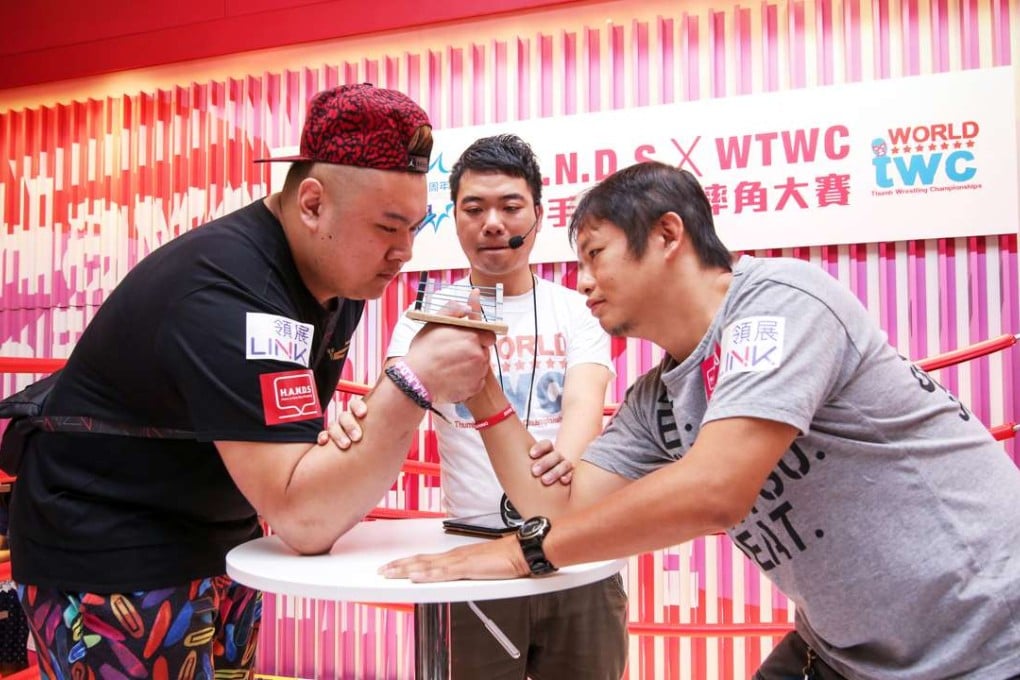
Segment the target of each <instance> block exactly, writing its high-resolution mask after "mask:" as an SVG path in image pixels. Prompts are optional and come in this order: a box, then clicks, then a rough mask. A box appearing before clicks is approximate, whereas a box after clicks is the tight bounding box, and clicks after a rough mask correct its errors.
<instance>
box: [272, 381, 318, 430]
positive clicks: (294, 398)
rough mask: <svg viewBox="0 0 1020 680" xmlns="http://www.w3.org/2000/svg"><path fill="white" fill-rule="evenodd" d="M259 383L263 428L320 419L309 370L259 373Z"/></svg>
mask: <svg viewBox="0 0 1020 680" xmlns="http://www.w3.org/2000/svg"><path fill="white" fill-rule="evenodd" d="M259 383H260V384H261V387H262V411H263V413H264V415H265V418H266V425H279V424H281V423H293V422H297V421H300V420H312V419H314V418H322V408H321V407H320V406H319V394H318V392H316V390H315V376H314V374H313V373H312V372H311V371H284V372H282V373H263V374H262V375H260V376H259Z"/></svg>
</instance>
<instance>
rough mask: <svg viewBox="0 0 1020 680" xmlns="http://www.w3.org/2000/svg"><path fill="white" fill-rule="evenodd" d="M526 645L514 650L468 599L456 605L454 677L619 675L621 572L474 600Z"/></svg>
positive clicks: (623, 611) (604, 678)
mask: <svg viewBox="0 0 1020 680" xmlns="http://www.w3.org/2000/svg"><path fill="white" fill-rule="evenodd" d="M475 604H476V606H477V607H478V608H479V609H481V610H482V611H483V612H484V613H485V615H486V616H488V617H489V618H491V619H492V620H493V621H494V622H495V623H496V625H497V626H499V627H500V629H502V631H503V632H504V633H506V635H507V637H508V638H510V640H511V641H512V642H513V643H514V645H515V646H516V647H517V649H519V650H520V651H521V657H520V658H519V659H514V658H512V657H511V656H510V655H509V654H507V652H506V650H505V649H503V647H502V646H501V645H500V644H499V643H498V642H496V640H495V638H493V637H492V635H491V634H490V633H489V631H487V630H486V629H485V627H484V626H483V625H482V622H481V621H480V620H479V619H478V617H477V616H475V614H474V612H472V611H471V609H470V608H468V606H467V605H466V604H465V603H455V604H451V605H450V621H451V627H450V628H451V631H450V644H451V663H450V665H451V670H452V678H453V680H523V678H525V677H529V678H532V680H564V679H566V678H569V679H570V680H620V677H621V676H622V675H623V672H624V670H625V669H626V667H627V595H626V594H625V593H624V592H623V585H622V581H621V579H620V576H619V574H617V575H616V576H611V577H610V578H608V579H605V580H603V581H599V582H597V583H592V584H590V585H587V586H581V587H580V588H573V589H571V590H564V591H561V592H557V593H548V594H545V595H534V596H532V597H517V598H511V599H507V600H487V601H484V602H476V603H475Z"/></svg>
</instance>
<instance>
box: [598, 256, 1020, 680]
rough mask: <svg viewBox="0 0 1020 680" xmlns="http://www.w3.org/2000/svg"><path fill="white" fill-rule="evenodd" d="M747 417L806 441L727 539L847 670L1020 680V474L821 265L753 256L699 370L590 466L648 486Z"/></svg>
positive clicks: (675, 371)
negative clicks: (698, 444) (706, 433)
mask: <svg viewBox="0 0 1020 680" xmlns="http://www.w3.org/2000/svg"><path fill="white" fill-rule="evenodd" d="M680 313H682V312H680ZM731 417H754V418H764V419H768V420H773V421H778V422H782V423H787V424H789V425H793V426H794V427H796V428H797V429H798V430H799V431H800V432H801V434H800V436H798V437H797V439H796V440H795V441H794V443H793V445H792V446H791V447H790V450H788V451H787V452H786V453H785V454H784V455H783V458H782V459H781V461H780V463H779V465H778V466H777V467H776V468H775V469H774V470H773V472H772V473H771V475H770V476H769V478H768V479H767V481H766V482H765V485H764V486H763V487H762V490H761V492H760V493H759V496H758V498H757V500H756V503H755V505H754V507H753V508H752V510H751V512H750V514H749V515H748V516H747V517H745V518H744V520H743V521H742V522H740V524H738V525H736V526H734V527H732V528H730V529H729V530H728V531H727V533H728V534H729V536H730V538H731V539H732V540H733V541H734V542H735V543H736V545H737V546H739V547H740V549H741V550H742V551H743V552H744V553H745V554H747V556H748V557H749V558H751V559H752V560H754V561H755V562H756V563H757V564H758V566H759V567H760V568H761V569H762V571H763V572H764V573H765V574H766V576H768V578H769V579H770V580H772V581H773V582H774V583H775V584H776V585H777V586H778V587H779V588H780V589H781V590H782V591H783V592H784V593H785V594H786V595H787V596H789V597H790V598H791V599H792V600H793V601H794V602H795V603H796V606H797V630H798V631H799V632H800V633H801V635H802V636H803V637H804V638H805V639H806V640H807V641H808V642H809V644H811V646H812V647H814V648H815V649H816V650H817V651H818V652H819V654H820V655H821V656H823V658H825V660H826V661H828V662H829V663H830V664H831V665H832V666H833V668H835V669H837V670H838V671H840V672H842V673H843V674H844V675H846V676H847V677H850V678H876V679H878V678H881V679H882V680H887V679H893V678H912V679H915V678H949V677H953V678H957V677H967V678H981V680H993V679H995V678H1005V677H1010V676H1012V675H1014V674H1017V673H1020V471H1018V469H1017V467H1016V466H1015V465H1014V464H1013V462H1012V461H1011V460H1010V459H1009V458H1008V457H1007V456H1006V455H1005V453H1004V451H1003V449H1002V447H1001V446H1000V445H999V444H998V443H997V442H995V441H994V440H993V439H992V437H991V435H990V434H989V433H988V431H987V429H986V428H985V426H984V425H983V424H982V423H981V422H979V421H978V420H977V418H975V417H974V416H973V415H971V413H970V412H969V411H968V410H967V408H966V407H965V406H964V405H962V404H961V403H960V402H958V401H957V400H956V399H955V397H953V396H952V395H951V394H949V393H948V392H947V391H945V390H944V389H943V388H942V387H941V386H940V385H938V384H937V383H936V382H935V381H934V380H932V378H930V377H929V376H928V375H927V374H925V373H924V372H923V371H921V370H920V369H918V368H916V367H915V366H913V365H912V364H910V363H908V362H907V361H906V360H904V359H903V358H901V357H900V356H899V355H898V354H897V353H896V351H895V350H894V349H893V348H892V347H890V346H889V344H888V342H887V339H886V336H885V334H884V333H883V332H882V331H881V330H880V329H879V328H878V326H877V324H876V323H875V322H874V321H873V320H872V319H871V318H870V317H869V316H868V314H867V311H866V310H865V309H864V307H863V306H862V305H861V304H860V303H859V301H858V300H857V299H856V298H855V297H854V296H853V295H852V294H851V293H850V292H849V291H848V290H846V289H845V288H844V287H843V286H842V285H840V284H839V283H838V282H836V281H835V280H834V279H832V278H831V277H830V276H829V275H828V274H826V273H825V272H824V271H822V270H821V269H819V268H818V267H816V266H814V265H812V264H809V263H805V262H801V261H798V260H789V259H779V258H777V259H755V258H751V257H746V256H745V257H743V258H741V260H740V261H739V262H738V263H737V265H736V267H735V268H734V275H733V281H732V285H731V286H730V289H729V291H728V293H727V295H726V297H725V299H724V301H723V304H722V307H721V308H720V310H719V312H718V313H717V314H716V317H715V319H714V320H713V322H712V325H711V327H710V328H709V330H708V332H707V333H706V334H705V336H704V338H702V340H701V343H700V344H699V345H698V347H697V348H696V349H695V350H694V352H693V353H692V354H691V356H689V357H687V359H685V360H684V361H683V362H682V363H679V364H677V363H676V361H674V360H673V359H671V358H669V357H667V358H666V359H665V360H664V361H663V362H662V364H661V365H660V366H658V367H657V368H655V369H653V370H651V371H649V372H648V373H646V374H645V375H643V376H642V377H641V378H640V379H639V380H638V381H637V382H636V383H635V385H634V386H633V387H632V388H631V390H630V391H629V392H628V394H627V397H626V399H625V400H624V402H623V404H622V405H621V407H620V410H619V412H618V413H617V415H616V416H615V417H614V418H613V420H612V422H611V423H610V424H609V425H608V426H607V428H606V430H605V432H604V434H603V435H602V436H601V437H599V438H598V439H597V440H596V441H595V442H594V443H593V444H592V445H591V446H590V447H589V448H588V450H587V451H586V453H585V455H584V459H585V460H586V461H588V462H590V463H593V464H595V465H597V466H599V467H601V468H604V469H606V470H608V471H610V472H614V473H616V474H619V475H621V476H623V477H627V478H629V479H637V478H640V477H642V476H644V475H646V474H648V473H650V472H652V471H654V470H656V469H658V468H660V467H662V466H664V465H668V464H669V463H671V462H673V461H674V460H677V459H679V458H681V457H682V456H683V455H684V453H685V452H686V451H687V450H688V449H689V448H690V447H691V445H692V444H693V443H694V440H695V438H696V437H697V436H698V431H699V429H700V427H701V425H702V424H703V423H707V422H710V421H713V420H719V419H723V418H731ZM733 445H734V446H739V445H740V442H733Z"/></svg>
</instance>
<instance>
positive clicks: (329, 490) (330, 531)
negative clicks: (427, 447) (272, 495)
mask: <svg viewBox="0 0 1020 680" xmlns="http://www.w3.org/2000/svg"><path fill="white" fill-rule="evenodd" d="M365 401H366V402H367V403H368V404H369V408H368V412H367V414H366V416H365V418H364V419H363V420H362V421H361V428H362V432H363V436H362V438H361V440H360V441H358V442H355V443H354V444H352V446H351V448H350V449H348V450H346V451H341V450H339V449H338V448H336V446H334V445H333V444H332V443H329V444H326V445H325V446H313V447H312V448H311V449H310V450H309V451H308V452H307V453H306V454H305V455H304V456H302V458H301V460H300V461H299V463H298V465H297V466H296V468H295V469H294V473H293V475H292V477H291V480H290V482H289V483H288V484H287V491H286V495H287V497H288V500H287V502H286V507H288V508H289V509H290V512H286V513H282V515H281V519H280V520H278V521H281V520H282V521H283V522H284V526H281V527H277V526H276V524H275V523H274V525H273V528H274V530H275V531H277V532H278V533H280V534H282V535H283V538H284V540H286V541H287V542H288V543H289V544H290V545H291V546H292V547H294V548H295V549H296V550H300V551H301V552H307V553H316V552H323V551H325V550H328V549H329V547H330V546H332V545H333V543H334V542H335V541H336V539H337V538H339V537H340V536H342V535H343V534H344V533H346V532H347V531H349V530H350V529H351V527H353V526H354V525H355V524H357V523H358V522H360V521H361V520H362V519H363V518H364V516H365V515H366V514H367V513H368V512H370V511H371V510H372V508H374V507H375V506H376V504H377V503H378V502H379V500H380V498H382V496H383V495H384V494H385V493H386V491H387V489H389V488H390V486H391V485H392V484H393V481H394V480H395V479H396V478H397V475H398V474H399V473H400V468H401V466H402V465H403V463H404V460H405V459H406V458H407V451H408V449H409V447H410V443H411V439H412V438H413V437H414V435H415V433H416V432H417V430H418V425H419V423H420V422H421V418H422V416H423V414H424V411H423V410H422V409H421V408H419V407H418V406H416V405H415V404H414V402H412V401H411V400H410V399H409V398H408V397H407V396H406V395H404V394H403V393H401V392H400V391H399V390H398V389H397V388H396V387H395V386H394V385H393V384H392V383H391V382H390V381H389V380H387V379H383V380H382V381H381V382H380V383H379V384H378V385H376V387H375V389H373V390H372V392H371V393H370V394H369V395H368V396H366V398H365ZM288 534H289V535H291V536H293V538H292V539H290V540H289V538H288Z"/></svg>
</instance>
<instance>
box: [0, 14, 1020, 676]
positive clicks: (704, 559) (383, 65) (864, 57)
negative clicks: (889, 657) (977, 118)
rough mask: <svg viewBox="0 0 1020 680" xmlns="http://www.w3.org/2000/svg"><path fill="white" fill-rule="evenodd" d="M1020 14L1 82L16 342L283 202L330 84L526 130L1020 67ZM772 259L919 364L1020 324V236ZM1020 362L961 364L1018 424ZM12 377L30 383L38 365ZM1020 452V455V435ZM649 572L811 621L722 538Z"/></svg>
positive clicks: (379, 333)
mask: <svg viewBox="0 0 1020 680" xmlns="http://www.w3.org/2000/svg"><path fill="white" fill-rule="evenodd" d="M1018 17H1020V0H930V1H929V2H924V1H923V0H900V1H898V2H891V1H889V0H874V1H872V2H867V1H864V0H788V1H785V2H762V3H756V4H753V5H752V6H743V5H740V4H736V3H733V4H729V5H727V4H725V3H715V4H709V3H708V2H707V0H696V1H694V2H686V3H682V4H681V3H670V2H638V1H636V0H635V1H630V2H612V3H596V2H593V3H588V4H580V5H576V6H572V7H571V8H570V9H569V11H568V10H548V11H542V12H535V13H529V14H526V15H521V16H520V17H519V18H515V19H513V20H502V21H499V22H497V21H489V20H480V21H477V22H471V23H468V24H463V25H458V26H451V27H447V28H441V29H434V30H429V31H425V32H418V33H415V34H392V35H387V36H382V37H379V38H374V39H371V40H365V41H357V42H351V41H347V42H344V41H341V42H335V43H323V44H321V45H320V46H318V47H317V48H316V49H315V50H314V53H313V54H311V55H308V56H306V58H305V61H304V63H302V64H298V65H293V64H291V65H288V66H286V67H285V68H280V67H272V66H268V67H266V66H261V67H260V66H259V64H262V63H263V62H260V61H259V60H258V59H257V57H256V56H253V57H252V60H253V62H252V63H253V66H252V68H251V69H250V72H246V73H241V74H235V75H233V76H232V77H229V78H221V77H214V78H207V79H201V82H185V81H183V80H182V81H181V82H179V83H178V84H177V85H176V86H173V87H165V86H164V87H155V88H151V89H146V88H144V87H141V88H139V89H137V90H134V91H131V92H124V91H119V92H114V91H110V90H109V88H108V87H107V86H104V85H103V84H102V83H97V84H95V85H94V86H93V88H92V90H90V91H89V92H88V93H87V94H85V95H83V96H81V97H78V98H75V99H74V100H73V101H69V102H62V103H52V102H50V101H42V102H39V103H37V104H34V105H32V106H22V107H19V108H16V109H14V110H10V109H9V107H7V106H5V105H4V99H3V96H4V95H3V93H2V92H0V110H4V112H3V113H0V158H2V159H4V160H5V161H6V162H3V163H0V216H2V223H3V229H2V231H0V235H2V264H0V267H2V269H0V271H2V276H3V278H2V289H0V290H2V293H0V356H40V357H62V356H67V354H68V353H69V351H70V348H71V347H72V345H73V343H74V342H75V340H76V339H77V337H78V336H79V334H80V333H81V331H82V329H83V328H84V326H85V324H86V323H87V321H88V320H89V319H90V318H91V316H92V314H93V313H94V311H95V309H96V307H97V306H98V305H99V304H101V303H102V301H103V299H104V297H105V295H106V294H107V293H108V292H109V291H110V290H111V289H112V287H113V286H114V285H116V283H117V281H119V280H120V278H121V277H122V276H123V275H124V273H125V272H126V271H127V270H128V269H129V268H130V267H131V266H132V265H133V264H134V263H135V262H137V261H138V259H139V258H140V257H141V256H143V255H144V254H146V253H147V252H149V251H151V250H152V249H153V248H154V247H156V246H158V245H160V244H162V243H164V242H166V241H167V240H168V239H170V238H172V237H173V236H175V235H177V234H179V233H181V232H183V231H185V230H187V229H190V228H192V227H194V226H196V225H198V224H200V223H202V222H203V221H205V220H206V219H208V218H209V217H212V216H214V215H218V214H221V213H223V212H225V211H228V210H232V209H234V208H237V207H240V206H241V205H243V204H245V203H246V202H248V201H249V200H252V199H253V198H255V197H257V196H260V195H262V194H263V193H264V191H265V190H266V186H267V183H268V176H267V174H266V173H267V170H266V169H265V168H261V167H258V166H255V165H253V164H252V163H251V160H252V158H254V157H257V156H259V155H261V154H262V153H264V152H265V150H266V149H267V148H273V147H277V146H282V145H294V144H296V143H297V141H298V133H299V128H300V123H301V120H302V115H303V109H304V102H305V101H306V100H307V98H308V97H309V95H310V94H311V93H313V92H314V91H316V90H318V89H321V88H323V87H328V86H331V85H334V84H337V83H340V82H352V81H364V80H370V81H373V82H376V83H377V84H380V85H384V86H389V87H396V88H398V89H401V90H404V91H405V92H408V93H409V94H410V95H411V96H413V97H415V98H416V99H417V100H418V101H420V102H421V103H422V104H423V106H425V107H426V108H427V109H428V110H429V112H430V115H431V116H432V118H433V121H434V122H435V123H436V126H437V127H438V128H443V127H456V126H463V125H473V124H481V123H493V122H506V123H507V128H508V129H512V128H513V121H515V120H525V119H532V118H537V117H553V116H564V115H570V114H574V113H583V112H588V111H603V110H609V109H617V108H627V107H634V106H643V105H653V104H660V103H670V102H681V101H690V100H696V99H703V98H714V97H729V96H734V95H740V94H752V93H760V92H769V91H776V90H784V89H791V88H810V87H817V86H822V85H828V84H837V83H846V82H857V81H862V80H873V79H883V78H894V77H900V76H906V75H915V74H926V73H938V72H944V71H954V70H961V69H972V68H982V67H990V66H999V65H1008V64H1012V63H1013V62H1012V59H1013V56H1014V55H1015V54H1018V51H1017V50H1018V49H1020V41H1018V37H1017V36H1018V35H1020V19H1018ZM262 68H264V69H265V70H261V69H262ZM733 115H734V116H741V115H748V112H745V111H741V110H739V109H735V110H734V113H733ZM974 219H975V220H979V219H980V213H979V210H976V211H975V216H974ZM890 236H892V235H890ZM757 254H760V255H778V254H783V255H790V256H794V257H800V258H804V259H807V260H810V261H812V262H814V263H816V264H817V265H818V266H820V267H823V268H824V269H826V270H827V271H829V272H830V273H831V274H832V275H833V276H835V277H836V278H838V279H839V280H841V281H843V282H845V283H846V284H847V285H848V286H849V287H850V288H851V289H852V290H853V291H854V292H855V293H856V294H857V295H858V297H859V298H860V299H861V300H862V301H863V302H864V304H865V305H866V306H867V307H868V309H869V310H870V311H871V312H872V314H874V316H875V318H876V319H878V321H879V322H880V323H881V324H882V326H883V327H884V328H885V329H886V331H887V332H888V334H889V337H890V341H891V342H892V343H893V344H894V345H895V346H897V347H898V348H899V349H900V351H901V352H902V353H904V354H905V355H908V356H910V357H914V358H921V357H924V356H928V355H932V354H936V353H939V352H942V351H946V350H949V349H954V348H957V347H961V346H964V345H967V344H971V343H974V342H977V341H980V340H983V339H986V338H988V337H992V336H995V335H999V334H1001V333H1005V332H1011V333H1013V332H1018V331H1020V302H1018V299H1017V298H1018V292H1017V291H1018V281H1017V278H1018V262H1017V237H1016V235H1008V236H989V237H972V238H958V239H940V240H928V241H909V242H902V241H890V242H886V243H877V244H857V245H849V246H838V247H820V248H799V249H789V250H784V251H781V252H779V251H775V252H774V251H769V252H762V253H757ZM538 271H539V274H540V275H541V276H543V277H544V278H547V279H551V280H556V281H561V282H563V283H565V284H567V285H572V283H573V282H574V280H575V279H576V269H575V267H574V265H573V264H571V263H564V264H554V265H542V266H539V267H538ZM456 274H457V272H446V273H444V276H445V277H446V278H447V279H449V278H452V277H453V276H455V275H456ZM413 279H414V277H413V276H411V275H405V276H402V277H401V280H400V281H399V284H396V285H394V286H392V287H391V289H390V290H389V291H387V294H386V295H385V296H384V297H383V298H382V299H381V300H379V301H378V302H375V303H372V304H370V305H369V308H368V312H367V315H366V318H365V321H364V322H363V324H362V326H361V328H360V329H359V331H358V334H357V337H356V339H355V350H354V352H353V360H352V361H351V362H350V364H349V366H348V367H347V369H346V371H345V375H344V377H345V378H347V379H352V380H357V381H361V382H371V381H373V380H374V378H375V376H376V375H377V373H378V370H379V366H380V364H381V361H382V358H383V357H382V352H383V349H384V348H385V346H386V343H387V341H388V339H389V329H390V328H391V327H392V325H393V323H394V321H395V320H396V318H397V316H398V315H399V314H400V313H401V311H402V310H403V308H404V307H405V306H406V304H407V303H408V302H409V300H410V291H411V290H412V289H413V285H414V280H413ZM614 353H615V361H616V365H617V374H618V377H617V379H616V383H615V385H614V399H619V398H620V397H622V395H623V390H624V389H625V388H626V386H627V385H628V384H629V383H630V382H631V381H633V379H634V378H635V377H636V376H637V375H638V374H639V373H640V372H642V371H643V370H646V369H647V368H648V367H649V366H651V365H653V364H654V363H655V362H656V361H658V359H659V358H660V357H661V352H660V351H659V350H658V349H657V348H654V347H652V346H650V345H648V344H646V343H639V342H634V341H629V342H623V341H620V342H617V343H616V344H615V345H614ZM1018 361H1020V350H1018V349H1016V348H1014V349H1013V350H1010V351H1006V352H1001V353H998V354H996V355H993V356H991V357H989V358H985V359H980V360H977V361H974V362H971V363H968V364H965V365H962V366H959V367H954V368H949V369H945V370H943V371H942V372H941V373H940V378H941V379H942V380H943V381H944V382H945V384H946V385H947V387H949V388H950V389H952V390H954V391H955V392H956V393H957V394H959V395H960V396H961V397H962V398H963V400H964V401H966V402H967V403H968V404H969V405H970V406H971V408H972V409H973V411H974V412H975V413H976V414H977V415H978V416H979V417H980V418H981V419H982V420H983V421H984V422H985V423H988V424H989V425H993V424H998V423H1001V422H1004V421H1007V420H1017V419H1018V418H1020V407H1018V405H1017V399H1018V398H1020V370H1018V369H1017V364H1018ZM0 379H2V381H3V382H2V384H0V389H2V391H3V392H4V393H7V392H9V391H10V390H12V389H13V388H14V387H15V386H16V383H17V384H23V383H24V382H26V381H27V380H28V376H22V377H18V378H15V377H12V376H2V378H0ZM1007 448H1008V451H1009V452H1010V454H1011V455H1013V456H1014V457H1016V456H1017V455H1018V452H1017V450H1016V448H1015V444H1013V443H1010V444H1008V445H1007ZM412 455H413V456H414V457H417V458H420V459H422V460H430V461H435V460H437V457H436V452H435V442H434V438H433V437H432V435H431V432H429V431H425V430H423V431H422V433H421V435H420V437H419V441H418V442H417V444H416V446H415V447H414V450H413V451H412ZM1015 459H1016V458H1015ZM386 503H387V504H389V505H392V506H399V507H411V508H423V509H435V508H437V507H438V490H437V487H436V480H435V479H428V478H424V479H423V478H419V477H416V476H406V477H402V478H401V479H400V480H398V482H397V483H396V484H395V485H394V487H393V490H392V491H391V493H390V494H389V496H388V498H387V499H386ZM627 576H628V588H629V592H630V595H631V619H632V620H634V621H638V620H641V621H651V622H666V623H675V624H688V623H690V624H704V623H734V622H735V623H741V622H771V621H780V622H783V621H790V620H792V610H791V608H790V606H789V604H788V602H787V601H786V600H785V598H783V596H782V595H781V594H780V593H778V592H776V591H775V589H773V588H772V587H771V586H770V585H769V584H768V582H767V581H765V580H764V579H762V578H761V577H760V576H759V574H758V572H757V571H756V570H755V569H753V568H752V567H751V566H750V565H749V563H748V562H747V561H746V560H745V559H744V557H743V556H742V554H741V553H739V551H737V550H736V549H735V548H734V547H733V546H732V545H731V544H730V543H729V542H728V541H727V540H725V539H723V538H708V539H704V540H698V541H693V542H691V543H689V544H684V545H681V546H676V547H674V548H671V549H668V550H662V551H657V552H654V553H649V554H647V555H642V556H639V557H636V558H634V559H632V560H631V562H630V566H629V568H628V573H627ZM265 619H266V620H265V625H264V627H263V644H262V647H261V651H260V656H259V666H260V670H261V671H263V672H267V673H276V674H294V675H301V676H304V677H315V678H330V677H338V678H339V677H343V678H401V679H402V678H407V677H410V676H411V675H412V674H413V671H412V668H413V664H412V663H411V642H412V639H411V630H410V621H409V617H408V616H407V615H406V614H402V613H396V612H391V611H386V610H381V609H376V608H373V607H368V606H364V605H354V604H348V603H327V602H312V601H308V600H302V599H299V598H284V597H280V598H272V597H269V598H267V601H266V617H265ZM771 644H772V639H771V638H760V637H753V636H747V637H742V636H736V637H724V638H715V637H708V638H705V637H685V638H679V639H678V638H663V637H648V636H632V640H631V656H630V669H629V677H630V678H642V679H646V678H647V679H651V678H655V679H659V678H710V679H714V678H739V677H747V676H748V675H749V674H750V672H751V671H752V670H753V668H754V667H755V665H756V664H757V662H758V661H759V660H760V659H761V658H762V656H763V655H764V654H766V653H767V652H768V650H769V649H770V648H771Z"/></svg>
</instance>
